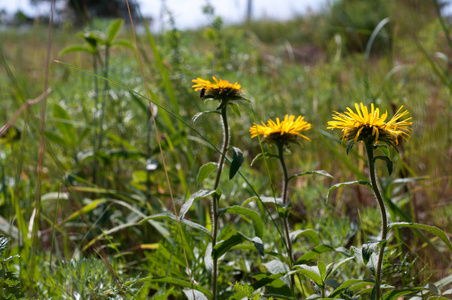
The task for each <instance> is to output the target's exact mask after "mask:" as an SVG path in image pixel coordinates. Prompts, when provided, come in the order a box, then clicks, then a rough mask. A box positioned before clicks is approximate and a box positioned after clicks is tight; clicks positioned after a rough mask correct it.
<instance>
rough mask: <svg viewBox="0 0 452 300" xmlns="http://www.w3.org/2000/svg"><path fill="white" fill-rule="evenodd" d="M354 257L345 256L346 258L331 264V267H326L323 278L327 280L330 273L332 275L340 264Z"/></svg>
mask: <svg viewBox="0 0 452 300" xmlns="http://www.w3.org/2000/svg"><path fill="white" fill-rule="evenodd" d="M353 259H355V258H354V257H347V258H346V259H343V260H341V261H340V262H338V263H337V264H333V267H332V268H331V269H330V268H328V272H327V274H326V277H325V280H327V279H328V278H329V277H330V276H331V275H333V274H334V273H335V272H336V271H337V270H338V269H339V268H340V267H341V266H342V265H344V264H345V263H347V262H349V261H351V260H353Z"/></svg>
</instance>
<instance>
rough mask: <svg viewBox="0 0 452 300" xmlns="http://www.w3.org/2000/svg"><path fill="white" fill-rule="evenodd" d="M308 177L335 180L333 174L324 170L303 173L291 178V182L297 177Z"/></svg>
mask: <svg viewBox="0 0 452 300" xmlns="http://www.w3.org/2000/svg"><path fill="white" fill-rule="evenodd" d="M306 175H321V176H326V177H330V178H334V177H333V176H332V175H331V174H329V173H328V172H326V171H324V170H317V171H309V172H303V173H299V174H295V175H292V176H290V177H289V180H291V179H294V178H296V177H302V176H306Z"/></svg>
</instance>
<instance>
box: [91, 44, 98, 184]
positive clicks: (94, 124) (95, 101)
mask: <svg viewBox="0 0 452 300" xmlns="http://www.w3.org/2000/svg"><path fill="white" fill-rule="evenodd" d="M96 53H97V50H96ZM93 70H94V74H97V56H96V54H93ZM98 106H99V79H98V78H97V77H96V76H95V77H94V118H93V155H95V153H96V142H97V117H98V116H97V110H98ZM96 173H97V160H96V159H94V161H93V164H92V176H93V183H96Z"/></svg>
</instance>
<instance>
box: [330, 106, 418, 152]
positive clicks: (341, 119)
mask: <svg viewBox="0 0 452 300" xmlns="http://www.w3.org/2000/svg"><path fill="white" fill-rule="evenodd" d="M402 108H403V106H401V107H400V108H399V110H398V111H397V112H396V113H395V115H394V116H393V117H392V118H391V119H390V120H389V121H388V122H385V121H386V118H387V117H388V112H387V111H386V112H385V113H384V114H382V115H381V116H380V110H379V109H378V108H375V107H374V105H373V103H372V104H371V109H370V113H369V111H368V109H367V107H366V106H364V105H363V104H362V103H361V104H360V105H358V103H355V109H356V112H354V111H353V110H352V109H350V108H348V107H347V110H348V112H346V113H339V112H334V114H333V120H334V121H329V122H328V125H329V126H328V127H327V129H331V130H332V129H335V128H338V129H342V131H343V132H344V135H343V137H342V139H343V140H346V141H351V140H353V142H355V143H356V142H358V141H368V139H369V138H371V139H372V142H374V143H377V142H379V141H381V142H382V143H386V144H388V145H390V146H392V147H394V146H395V145H397V144H398V141H397V138H398V137H399V136H401V137H402V138H403V139H405V140H407V138H409V137H411V136H410V132H411V128H410V126H411V125H412V122H408V121H409V120H411V118H407V119H405V120H401V119H402V117H404V116H405V115H407V114H408V111H407V110H405V111H404V112H401V110H402Z"/></svg>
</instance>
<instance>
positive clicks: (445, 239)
mask: <svg viewBox="0 0 452 300" xmlns="http://www.w3.org/2000/svg"><path fill="white" fill-rule="evenodd" d="M394 227H408V228H416V229H422V230H425V231H428V232H430V233H431V234H433V235H436V236H437V237H438V238H440V239H441V240H442V241H443V242H444V243H445V244H446V245H447V247H448V248H449V250H450V251H452V244H451V242H450V240H449V237H448V236H447V235H446V234H445V233H444V231H442V230H441V229H439V228H438V227H435V226H430V225H425V224H419V223H408V222H397V223H390V224H389V225H388V229H391V228H394Z"/></svg>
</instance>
